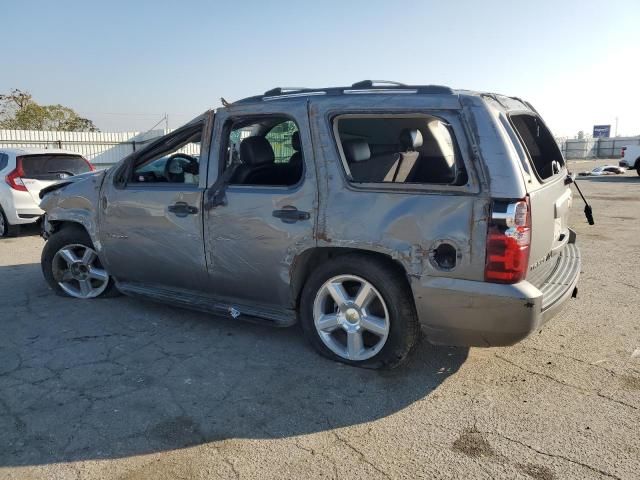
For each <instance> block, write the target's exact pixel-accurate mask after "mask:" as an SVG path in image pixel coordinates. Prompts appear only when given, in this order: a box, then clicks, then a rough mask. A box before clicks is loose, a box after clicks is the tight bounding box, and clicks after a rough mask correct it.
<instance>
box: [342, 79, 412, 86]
mask: <svg viewBox="0 0 640 480" xmlns="http://www.w3.org/2000/svg"><path fill="white" fill-rule="evenodd" d="M376 84H378V85H387V86H389V85H391V86H393V87H406V86H407V85H405V84H404V83H400V82H393V81H391V80H362V81H360V82H356V83H353V84H351V88H374V87H375V85H376Z"/></svg>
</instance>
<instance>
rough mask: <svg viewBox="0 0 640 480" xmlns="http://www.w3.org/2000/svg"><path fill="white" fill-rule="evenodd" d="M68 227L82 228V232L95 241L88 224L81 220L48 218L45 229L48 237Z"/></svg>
mask: <svg viewBox="0 0 640 480" xmlns="http://www.w3.org/2000/svg"><path fill="white" fill-rule="evenodd" d="M66 228H76V229H79V230H81V231H82V232H84V233H86V234H87V236H88V237H89V238H90V239H91V242H92V243H95V242H94V241H93V237H92V236H91V233H90V232H89V230H88V229H87V227H86V225H84V223H82V222H81V221H79V220H49V219H47V221H46V223H45V225H44V227H43V229H44V232H45V235H46V238H49V237H50V236H51V235H53V234H54V233H56V232H59V231H61V230H63V229H66Z"/></svg>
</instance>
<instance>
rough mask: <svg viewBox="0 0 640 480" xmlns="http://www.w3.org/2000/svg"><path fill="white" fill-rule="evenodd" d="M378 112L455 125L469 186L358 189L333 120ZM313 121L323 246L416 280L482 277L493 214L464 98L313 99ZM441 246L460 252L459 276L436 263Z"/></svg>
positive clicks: (449, 96) (386, 96) (384, 97)
mask: <svg viewBox="0 0 640 480" xmlns="http://www.w3.org/2000/svg"><path fill="white" fill-rule="evenodd" d="M378 112H381V113H382V112H384V113H387V114H388V113H398V114H407V113H423V114H429V115H434V116H437V117H440V118H442V119H444V120H446V121H447V122H449V123H450V125H451V127H452V129H453V131H454V134H455V137H456V140H457V143H458V146H459V149H460V152H461V155H462V157H463V160H464V163H465V165H466V168H467V171H468V173H469V182H468V184H467V185H464V186H460V187H451V186H444V185H442V186H438V185H410V186H409V185H407V186H403V185H397V186H393V187H388V188H385V187H386V186H384V185H377V186H367V187H362V186H358V185H356V184H351V183H350V182H349V181H348V179H347V177H346V174H345V172H344V169H343V167H342V162H341V158H340V151H339V149H338V146H337V142H336V139H335V137H334V134H333V129H332V119H333V118H334V117H335V116H336V115H338V114H343V113H356V114H358V113H362V114H367V113H378ZM310 119H311V125H312V128H313V135H314V146H315V152H316V164H317V168H318V178H319V197H320V201H319V212H318V222H317V223H318V225H317V232H318V233H317V235H318V246H321V247H322V246H325V247H349V248H356V249H362V250H369V251H374V252H380V253H383V254H386V255H388V256H390V257H392V258H393V259H395V260H397V261H398V262H399V263H400V264H401V265H402V266H403V267H404V269H405V270H406V272H407V274H408V275H409V276H410V277H418V278H419V277H422V276H425V275H434V276H439V277H451V278H464V279H474V280H479V279H481V278H482V276H483V273H484V258H485V257H484V247H485V238H486V230H487V218H488V215H489V195H488V192H487V190H486V183H487V181H486V179H485V172H484V171H483V169H482V167H481V166H480V165H479V164H478V159H479V157H478V156H477V154H476V152H475V151H474V146H473V144H472V143H471V142H470V141H469V137H468V130H469V125H467V124H466V123H465V119H464V117H463V115H462V105H461V103H460V102H459V100H458V98H457V97H456V96H451V95H446V96H441V95H432V96H419V97H412V98H407V97H406V96H400V95H385V96H383V97H382V98H380V99H379V101H378V100H377V101H376V102H372V101H371V99H366V98H365V99H360V98H355V99H354V98H348V99H344V98H336V99H335V100H331V101H330V100H328V99H323V100H322V101H318V102H314V101H313V100H312V101H311V105H310ZM441 243H449V244H451V245H453V246H454V247H455V249H456V252H457V259H456V266H455V267H454V268H453V269H451V270H443V269H441V268H439V267H438V266H437V265H436V264H435V262H434V261H432V259H431V255H432V252H433V250H434V249H435V248H436V247H437V246H438V245H440V244H441Z"/></svg>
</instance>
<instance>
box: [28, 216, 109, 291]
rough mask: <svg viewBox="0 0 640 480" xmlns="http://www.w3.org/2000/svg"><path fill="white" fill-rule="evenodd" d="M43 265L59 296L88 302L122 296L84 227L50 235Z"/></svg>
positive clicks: (43, 253) (67, 228)
mask: <svg viewBox="0 0 640 480" xmlns="http://www.w3.org/2000/svg"><path fill="white" fill-rule="evenodd" d="M41 264H42V272H43V274H44V278H45V279H46V280H47V283H48V284H49V286H50V287H51V288H52V289H53V290H54V291H55V292H56V293H57V294H58V295H61V296H68V297H74V298H81V299H87V298H95V297H112V296H115V295H118V293H119V292H118V290H117V289H116V286H115V284H114V281H113V279H112V278H111V277H110V276H109V274H108V273H107V271H106V270H105V269H104V267H103V266H102V264H101V263H100V258H98V254H97V253H96V251H95V250H94V249H93V244H92V242H91V238H89V235H88V234H87V232H86V231H85V230H84V229H83V228H82V227H77V226H67V227H64V228H62V229H61V230H59V231H57V232H56V233H54V234H53V235H51V237H50V238H49V239H48V240H47V243H46V244H45V246H44V249H43V250H42V258H41Z"/></svg>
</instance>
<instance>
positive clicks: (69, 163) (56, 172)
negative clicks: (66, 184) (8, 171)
mask: <svg viewBox="0 0 640 480" xmlns="http://www.w3.org/2000/svg"><path fill="white" fill-rule="evenodd" d="M17 161H18V164H19V166H20V168H21V170H22V172H21V177H22V183H23V184H24V186H25V187H26V188H27V191H28V192H29V194H30V195H31V197H32V198H33V201H34V202H35V203H36V204H40V197H39V196H38V195H39V194H40V190H42V189H43V188H45V187H48V186H49V185H52V184H54V183H55V182H57V181H59V180H63V179H65V178H68V177H72V176H75V175H80V174H83V173H87V172H90V171H92V170H93V167H92V166H91V164H90V163H89V162H88V161H87V160H86V159H85V158H84V157H82V156H81V155H72V154H62V153H47V154H39V155H23V156H20V157H18V158H17Z"/></svg>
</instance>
